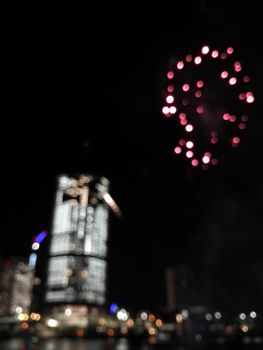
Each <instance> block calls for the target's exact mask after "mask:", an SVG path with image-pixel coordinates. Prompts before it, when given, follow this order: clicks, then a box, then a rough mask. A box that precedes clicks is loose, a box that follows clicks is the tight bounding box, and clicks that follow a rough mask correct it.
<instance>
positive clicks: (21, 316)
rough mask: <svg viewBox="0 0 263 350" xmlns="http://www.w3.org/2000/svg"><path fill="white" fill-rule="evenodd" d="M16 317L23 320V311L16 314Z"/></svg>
mask: <svg viewBox="0 0 263 350" xmlns="http://www.w3.org/2000/svg"><path fill="white" fill-rule="evenodd" d="M17 318H18V319H19V321H24V314H23V313H20V314H18V316H17Z"/></svg>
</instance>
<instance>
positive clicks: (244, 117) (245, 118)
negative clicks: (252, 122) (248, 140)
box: [241, 114, 248, 122]
mask: <svg viewBox="0 0 263 350" xmlns="http://www.w3.org/2000/svg"><path fill="white" fill-rule="evenodd" d="M241 120H242V122H246V121H247V120H248V116H247V115H245V114H244V115H242V116H241Z"/></svg>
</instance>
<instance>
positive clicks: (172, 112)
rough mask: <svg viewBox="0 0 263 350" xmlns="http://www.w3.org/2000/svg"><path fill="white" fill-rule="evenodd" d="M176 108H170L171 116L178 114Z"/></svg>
mask: <svg viewBox="0 0 263 350" xmlns="http://www.w3.org/2000/svg"><path fill="white" fill-rule="evenodd" d="M176 110H177V109H176V107H175V106H172V107H170V109H169V112H170V113H171V114H175V113H176Z"/></svg>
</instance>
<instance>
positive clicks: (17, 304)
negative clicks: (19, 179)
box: [0, 259, 34, 316]
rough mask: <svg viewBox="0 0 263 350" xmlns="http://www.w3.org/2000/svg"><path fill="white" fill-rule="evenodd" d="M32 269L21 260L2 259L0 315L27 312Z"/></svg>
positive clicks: (30, 292)
mask: <svg viewBox="0 0 263 350" xmlns="http://www.w3.org/2000/svg"><path fill="white" fill-rule="evenodd" d="M33 280H34V276H33V272H32V269H31V268H30V267H29V266H28V264H26V263H25V262H23V261H19V260H18V259H12V260H8V261H4V262H3V264H2V268H1V272H0V316H15V315H16V314H17V313H18V312H19V311H18V310H20V312H22V311H23V312H24V313H28V312H29V311H30V306H31V298H32V287H33Z"/></svg>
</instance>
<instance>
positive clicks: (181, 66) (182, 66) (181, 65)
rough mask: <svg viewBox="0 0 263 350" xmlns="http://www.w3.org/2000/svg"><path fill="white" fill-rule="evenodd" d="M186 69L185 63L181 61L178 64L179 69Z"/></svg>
mask: <svg viewBox="0 0 263 350" xmlns="http://www.w3.org/2000/svg"><path fill="white" fill-rule="evenodd" d="M183 68H184V62H183V61H179V62H178V63H177V69H183Z"/></svg>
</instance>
